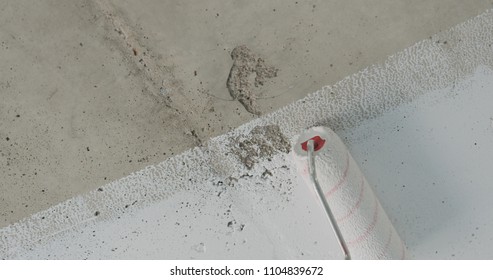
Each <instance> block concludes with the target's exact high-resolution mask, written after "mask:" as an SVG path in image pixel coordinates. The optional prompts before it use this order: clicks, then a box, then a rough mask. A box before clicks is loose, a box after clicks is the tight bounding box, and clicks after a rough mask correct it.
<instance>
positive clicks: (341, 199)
mask: <svg viewBox="0 0 493 280" xmlns="http://www.w3.org/2000/svg"><path fill="white" fill-rule="evenodd" d="M294 156H295V160H296V162H297V165H298V169H299V173H300V174H301V176H302V177H303V179H304V181H305V182H306V183H307V185H309V186H314V187H315V189H316V191H317V194H318V196H319V198H320V200H321V202H322V205H323V207H324V210H325V212H326V214H327V217H328V219H329V220H330V223H331V225H332V229H333V230H334V233H335V235H336V237H337V239H338V241H339V245H340V247H341V250H342V252H343V253H344V256H345V258H346V259H405V257H406V248H405V246H404V244H403V242H402V240H401V238H400V237H399V235H398V234H397V232H396V230H395V228H394V226H393V225H392V223H391V222H390V220H389V218H388V216H387V214H386V213H385V212H384V210H383V208H382V206H381V205H380V202H379V201H378V199H377V197H376V195H375V194H374V192H373V190H372V188H371V187H370V186H369V184H368V182H367V180H366V178H365V176H364V175H363V173H362V172H361V170H360V169H359V167H358V166H357V164H356V162H355V161H354V159H353V157H352V156H351V154H350V153H349V151H348V149H347V148H346V146H345V145H344V143H343V142H342V141H341V139H340V138H339V136H337V134H335V133H334V132H333V131H332V130H330V129H328V128H325V127H314V128H311V129H309V130H307V131H305V132H304V133H302V134H301V135H300V136H299V137H298V138H297V141H296V144H295V147H294Z"/></svg>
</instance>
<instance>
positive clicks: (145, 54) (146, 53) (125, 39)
mask: <svg viewBox="0 0 493 280" xmlns="http://www.w3.org/2000/svg"><path fill="white" fill-rule="evenodd" d="M90 1H91V2H92V7H93V8H94V10H95V11H97V13H99V14H102V15H103V16H104V18H105V20H106V22H105V23H106V24H107V25H108V27H109V28H108V29H109V30H108V31H110V32H109V33H111V31H115V32H116V33H117V34H118V36H117V37H118V38H119V39H116V40H115V39H112V38H108V39H109V40H110V41H112V43H113V44H114V45H115V46H116V47H117V48H118V49H119V50H120V51H121V52H122V54H123V56H124V57H125V58H126V60H127V61H125V62H127V63H128V64H129V66H130V67H132V68H134V69H135V72H134V73H133V74H134V75H135V76H140V77H141V79H140V80H141V81H142V83H143V84H144V89H145V90H143V92H144V91H145V92H148V93H151V96H152V97H153V98H154V100H155V102H156V104H157V105H159V106H160V107H161V109H162V107H163V106H164V107H168V108H170V109H172V112H173V114H175V115H176V116H177V117H178V119H180V121H181V122H183V123H184V126H185V127H187V128H188V130H189V131H194V132H195V131H196V128H195V127H194V126H193V125H192V123H193V122H192V121H191V120H190V119H189V117H188V115H189V114H188V113H190V112H183V111H181V110H179V109H177V107H176V106H174V104H173V103H175V102H176V101H174V100H173V99H172V97H173V96H175V97H176V98H177V99H180V98H181V97H180V96H181V94H180V91H182V90H183V86H182V82H181V81H179V80H178V79H177V78H175V76H174V74H173V72H172V69H171V68H170V67H167V66H164V65H160V64H159V63H158V62H156V61H158V56H157V55H155V54H154V53H153V51H152V50H151V49H150V48H148V47H147V46H145V45H144V44H143V43H142V39H141V37H142V36H141V35H140V34H139V33H138V32H135V31H134V30H133V29H132V28H131V25H130V24H128V22H127V21H128V20H127V19H125V18H124V16H123V15H122V14H121V13H120V12H118V10H117V9H116V8H115V7H114V5H113V4H111V3H110V1H108V0H90ZM161 109H159V110H161ZM192 113H193V112H192ZM186 135H187V136H190V137H193V138H194V141H195V142H196V143H197V144H198V145H201V144H202V142H203V140H202V139H200V137H199V136H198V135H197V134H196V133H186Z"/></svg>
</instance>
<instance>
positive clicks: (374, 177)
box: [341, 67, 493, 259]
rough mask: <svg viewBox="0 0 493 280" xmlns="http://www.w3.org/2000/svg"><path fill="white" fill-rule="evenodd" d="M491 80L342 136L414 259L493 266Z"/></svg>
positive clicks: (434, 96)
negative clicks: (473, 261) (485, 262)
mask: <svg viewBox="0 0 493 280" xmlns="http://www.w3.org/2000/svg"><path fill="white" fill-rule="evenodd" d="M492 93H493V72H492V70H491V69H489V68H484V67H480V68H478V70H477V71H476V73H475V74H474V75H473V76H472V77H470V78H468V79H466V80H465V81H463V82H461V83H460V84H458V85H457V86H452V87H448V88H445V89H442V90H438V91H435V92H430V94H428V95H427V96H423V97H422V98H420V99H419V100H416V101H415V102H414V103H412V104H409V105H407V106H402V107H399V108H398V109H397V110H395V111H393V112H390V113H387V114H385V115H383V116H381V117H379V118H377V119H374V120H371V121H367V122H364V123H363V124H362V125H361V126H360V127H358V128H355V129H351V130H348V131H346V132H344V133H343V134H341V136H346V137H347V139H348V143H349V147H350V149H351V152H352V154H353V156H354V157H355V158H356V159H357V160H358V161H359V164H360V166H361V168H362V170H363V171H364V173H365V174H366V178H367V179H368V181H369V182H370V184H371V185H373V186H376V189H377V190H378V193H379V196H380V198H381V201H382V203H383V204H384V207H385V208H386V209H387V213H389V215H390V216H391V217H392V218H393V223H394V225H395V227H396V228H397V229H398V231H399V233H400V235H401V236H402V238H403V239H404V240H405V241H406V244H407V245H408V246H409V248H410V251H411V252H412V255H411V258H426V259H430V258H439V259H444V258H445V259H448V258H467V259H469V258H471V259H478V258H487V259H491V258H493V252H492V251H491V250H490V249H491V248H492V247H493V210H492V205H493V204H492V198H493V181H492V179H493V175H492V173H491V171H492V167H493V128H492V127H491V125H490V123H491V117H493V107H492V106H491V105H492V104H493V94H492Z"/></svg>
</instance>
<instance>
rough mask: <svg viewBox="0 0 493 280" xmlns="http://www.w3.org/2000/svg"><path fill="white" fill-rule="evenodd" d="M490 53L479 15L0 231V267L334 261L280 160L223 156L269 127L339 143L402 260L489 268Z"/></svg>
mask: <svg viewBox="0 0 493 280" xmlns="http://www.w3.org/2000/svg"><path fill="white" fill-rule="evenodd" d="M445 42H446V43H445ZM491 42H493V13H492V12H491V11H490V12H487V13H486V14H484V15H481V16H479V17H477V18H475V19H472V20H470V21H468V22H466V23H464V24H462V25H459V26H457V27H455V28H453V29H451V30H449V31H447V32H444V33H442V34H439V35H437V36H434V37H432V38H431V39H430V40H425V41H422V42H419V43H417V44H416V45H414V46H412V47H410V48H408V49H406V50H404V51H403V52H400V53H398V54H396V55H395V56H392V57H390V58H389V59H388V60H387V61H386V62H385V63H384V64H382V65H375V66H372V67H370V68H368V69H365V70H363V71H361V72H359V73H357V74H355V75H352V76H349V77H347V78H346V79H344V80H342V81H341V82H339V83H337V84H336V85H334V86H327V87H325V88H324V89H323V90H321V91H318V92H316V93H314V94H311V95H310V96H308V97H307V98H305V99H302V100H300V101H297V102H295V103H293V104H291V105H289V106H287V107H285V108H283V109H281V110H279V111H276V112H274V113H272V114H270V115H267V116H264V117H262V118H259V119H256V120H254V121H252V122H250V123H247V124H245V125H243V126H241V127H239V128H238V129H236V130H234V131H231V132H230V133H228V134H226V135H222V136H219V137H217V138H214V139H211V140H210V141H209V142H208V143H207V145H206V146H205V147H200V148H195V149H193V150H190V151H187V152H185V153H183V154H181V155H179V156H176V157H174V158H171V159H169V160H166V161H164V162H162V163H160V164H158V165H155V166H150V167H148V168H146V169H144V170H142V171H139V172H136V173H134V174H132V175H130V176H128V177H125V178H122V179H120V180H118V181H114V182H112V183H110V184H108V185H105V186H103V187H102V191H97V190H96V191H93V192H91V193H88V194H86V195H83V196H79V197H75V198H73V199H71V200H69V201H66V202H64V203H61V204H59V205H56V206H54V207H52V208H50V209H48V210H46V211H43V212H40V213H37V214H35V215H33V216H32V217H30V218H28V219H25V220H23V221H21V222H19V223H16V224H13V225H11V226H8V227H5V228H3V229H0V257H1V258H340V257H342V256H341V255H340V252H338V250H336V249H335V248H337V245H336V241H335V238H334V237H333V236H331V235H330V230H328V224H327V223H326V221H325V219H323V214H322V212H321V209H320V208H319V206H318V205H317V204H315V203H314V201H315V197H314V193H313V191H312V190H306V189H303V188H300V183H299V182H298V181H297V180H299V178H298V177H297V176H296V173H295V172H293V166H292V165H293V163H292V162H291V161H290V160H289V156H288V155H286V154H284V153H277V154H276V155H275V156H274V157H272V158H269V159H267V158H263V159H259V161H258V162H257V164H256V165H255V167H254V168H253V169H252V170H248V169H247V168H246V167H245V166H244V165H243V164H242V163H241V162H240V161H239V160H238V158H237V157H236V156H235V155H234V154H232V153H231V149H232V147H234V146H235V144H237V143H236V142H235V141H233V140H232V139H234V138H236V137H243V138H244V139H247V138H248V137H249V136H248V135H249V133H250V131H251V130H252V129H253V128H255V127H256V126H259V125H267V124H276V125H279V127H280V128H281V130H282V132H283V134H285V135H286V136H287V137H288V138H290V139H292V138H293V137H294V136H295V135H297V134H299V133H300V132H301V131H303V130H304V129H306V128H308V127H312V126H315V125H326V126H329V127H331V128H333V129H334V130H335V131H336V132H337V133H338V134H339V135H341V136H343V140H344V141H345V142H346V144H347V145H349V148H350V150H351V153H352V154H353V156H354V157H355V159H356V160H357V161H358V162H359V163H360V165H361V167H362V169H363V171H364V173H365V174H366V177H367V179H368V181H369V182H370V184H373V185H374V186H376V191H377V196H378V197H379V198H380V201H381V203H382V205H383V207H384V208H385V210H386V212H387V214H388V215H389V216H390V217H391V219H392V221H393V223H394V226H395V227H396V229H397V231H398V232H399V234H400V236H401V237H402V239H403V241H404V243H406V245H407V246H408V249H409V253H410V254H411V257H414V258H433V257H438V258H453V257H455V258H492V257H493V256H492V253H491V252H490V251H489V249H488V248H491V246H492V245H493V240H492V238H491V237H490V236H493V235H492V233H493V222H491V221H493V219H491V214H490V213H491V211H488V210H489V209H488V202H489V198H490V197H492V195H493V193H492V191H491V190H490V189H491V187H489V186H491V184H490V183H489V181H490V179H491V175H490V174H488V172H489V166H491V160H490V158H491V154H490V153H491V150H492V149H491V148H492V147H491V133H490V132H491V130H492V127H491V118H492V117H493V116H492V115H491V110H490V109H489V107H488V105H489V104H491V101H492V100H491V94H489V92H491V90H492V89H493V86H492V85H491V84H490V83H489V80H491V78H492V77H491V76H492V74H491V72H490V70H485V69H493V56H492V55H491V53H492V47H491ZM475 71H476V72H475ZM473 74H474V76H473ZM471 77H472V78H471ZM481 87H482V88H481ZM403 113H405V116H406V118H405V119H404V115H402V114H403ZM401 115H402V116H401ZM397 130H398V131H397ZM404 132H405V133H404ZM344 137H347V139H345V138H344ZM379 138H380V139H379ZM474 143H477V145H474ZM408 145H409V146H408ZM365 160H367V161H365ZM266 168H267V169H269V170H270V171H271V173H272V176H267V177H266V176H262V174H263V173H264V172H265V169H266ZM228 178H229V179H228ZM231 178H235V179H231ZM226 180H229V183H230V184H229V186H228V187H226V186H225V182H226ZM219 182H223V183H222V184H220V183H219ZM433 183H434V184H435V185H433ZM430 184H431V186H430ZM488 184H490V185H488ZM402 185H406V187H402ZM442 201H443V203H442ZM187 203H188V204H187ZM228 210H229V211H230V212H228ZM96 213H97V214H98V215H97V216H96V215H95V214H96ZM230 222H231V224H230ZM228 225H229V226H228ZM242 225H244V227H243V231H241V230H240V229H241V227H242Z"/></svg>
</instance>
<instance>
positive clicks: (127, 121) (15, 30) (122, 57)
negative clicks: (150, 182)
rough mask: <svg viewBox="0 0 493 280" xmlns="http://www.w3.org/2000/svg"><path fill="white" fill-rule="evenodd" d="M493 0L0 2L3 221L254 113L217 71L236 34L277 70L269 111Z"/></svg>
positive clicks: (262, 98)
mask: <svg viewBox="0 0 493 280" xmlns="http://www.w3.org/2000/svg"><path fill="white" fill-rule="evenodd" d="M489 7H491V2H490V1H469V2H467V3H466V2H464V1H459V0H440V1H424V0H420V1H413V2H412V3H411V2H410V1H405V0H399V1H391V0H379V1H377V0H374V1H365V0H354V1H260V0H256V1H231V2H225V1H219V0H214V1H207V2H206V1H157V0H147V1H109V0H86V1H74V2H72V1H56V0H41V1H25V0H16V1H13V0H10V1H2V2H1V3H0V26H1V28H0V96H1V101H0V165H1V168H0V178H2V180H1V183H0V193H1V195H0V226H4V225H7V224H10V223H12V222H15V221H17V220H19V219H21V218H23V217H26V216H29V215H30V214H32V213H34V212H38V211H40V210H42V209H46V208H48V207H49V206H51V205H53V204H56V203H58V202H61V201H63V200H66V199H68V198H70V197H73V196H75V195H77V194H80V193H84V192H87V191H89V190H92V189H96V188H97V187H98V186H100V185H102V184H104V183H105V182H107V181H109V180H114V179H117V178H119V177H122V176H124V175H126V174H129V173H130V172H132V171H134V170H138V169H141V168H142V167H144V166H146V165H149V164H154V163H157V162H160V161H162V160H164V159H166V158H168V157H169V156H172V155H176V154H177V153H180V152H182V151H184V150H186V149H189V148H191V147H193V146H196V145H200V144H201V143H202V142H203V141H205V140H207V139H209V138H210V137H212V136H216V135H219V134H222V133H224V132H226V131H228V130H230V129H231V128H234V127H236V126H238V125H239V124H242V123H245V122H246V121H248V120H251V119H252V118H255V115H253V114H251V113H249V112H247V111H246V110H245V108H244V107H243V106H242V104H241V103H239V102H238V101H237V100H233V98H232V97H231V95H230V94H229V92H228V89H227V87H226V80H227V78H228V74H229V72H230V70H231V67H232V65H233V61H232V59H231V56H230V54H231V51H232V50H233V49H234V48H235V47H237V46H240V45H246V46H248V47H249V48H250V49H251V50H252V52H253V53H255V54H256V55H258V56H259V57H262V58H265V60H266V61H267V62H268V64H269V65H272V66H273V67H275V68H276V69H279V71H278V72H277V77H274V78H272V79H271V81H270V82H269V83H266V84H265V85H263V86H262V90H261V92H259V93H258V94H259V96H258V97H257V102H258V106H259V112H260V113H261V114H265V113H268V112H271V111H272V110H275V109H277V108H279V107H281V106H283V105H286V104H288V103H290V102H292V101H294V100H296V99H299V98H300V97H303V96H305V95H306V94H308V93H311V92H313V91H315V90H317V89H319V88H321V87H322V86H323V85H326V84H332V83H334V82H335V81H338V80H340V79H341V78H343V77H345V76H347V75H348V74H350V73H353V72H355V71H357V70H359V69H362V68H364V67H365V66H368V65H371V64H374V63H377V62H380V61H383V59H384V58H385V57H386V56H388V55H390V54H392V53H395V52H396V51H398V50H400V49H403V48H404V47H407V46H409V45H411V44H412V43H413V42H416V41H418V40H421V39H424V38H426V37H428V36H430V35H431V34H434V33H436V32H438V31H440V30H442V29H446V28H448V27H450V26H452V25H454V24H456V23H459V22H462V21H464V20H465V19H467V18H469V17H471V16H474V15H476V14H478V13H480V12H481V11H483V10H485V9H487V8H489Z"/></svg>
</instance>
